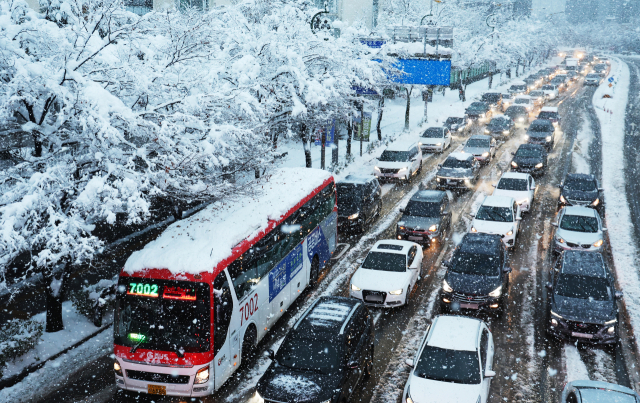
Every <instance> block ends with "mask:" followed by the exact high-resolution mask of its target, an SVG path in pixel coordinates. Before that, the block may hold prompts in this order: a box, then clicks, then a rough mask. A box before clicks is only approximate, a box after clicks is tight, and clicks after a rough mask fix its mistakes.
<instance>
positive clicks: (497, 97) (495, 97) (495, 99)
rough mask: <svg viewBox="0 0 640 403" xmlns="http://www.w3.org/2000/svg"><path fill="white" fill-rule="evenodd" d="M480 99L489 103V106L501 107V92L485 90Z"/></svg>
mask: <svg viewBox="0 0 640 403" xmlns="http://www.w3.org/2000/svg"><path fill="white" fill-rule="evenodd" d="M480 101H482V102H486V103H488V104H489V107H491V108H493V109H498V108H499V107H502V93H500V92H485V93H484V94H482V98H480Z"/></svg>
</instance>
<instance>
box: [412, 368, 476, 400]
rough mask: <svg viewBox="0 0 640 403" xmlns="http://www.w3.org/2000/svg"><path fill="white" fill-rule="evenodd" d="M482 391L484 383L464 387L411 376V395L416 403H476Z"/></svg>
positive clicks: (458, 384)
mask: <svg viewBox="0 0 640 403" xmlns="http://www.w3.org/2000/svg"><path fill="white" fill-rule="evenodd" d="M481 391H482V383H479V384H476V385H464V384H460V383H453V382H441V381H434V380H431V379H424V378H420V377H418V376H415V375H413V374H412V375H411V383H410V385H409V394H410V395H411V398H412V399H413V401H414V402H415V403H475V402H476V401H477V400H478V396H479V395H480V392H481Z"/></svg>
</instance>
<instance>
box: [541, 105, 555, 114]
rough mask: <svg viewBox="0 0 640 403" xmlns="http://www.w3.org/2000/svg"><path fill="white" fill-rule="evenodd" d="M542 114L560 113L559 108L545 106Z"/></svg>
mask: <svg viewBox="0 0 640 403" xmlns="http://www.w3.org/2000/svg"><path fill="white" fill-rule="evenodd" d="M540 112H555V113H558V107H557V106H545V107H543V108H542V109H540Z"/></svg>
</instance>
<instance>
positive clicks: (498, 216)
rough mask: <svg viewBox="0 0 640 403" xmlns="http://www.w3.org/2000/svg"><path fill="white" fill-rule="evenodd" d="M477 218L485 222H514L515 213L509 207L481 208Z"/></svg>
mask: <svg viewBox="0 0 640 403" xmlns="http://www.w3.org/2000/svg"><path fill="white" fill-rule="evenodd" d="M476 218H477V219H478V220H483V221H496V222H512V221H513V213H512V212H511V209H510V208H509V207H495V206H480V208H479V209H478V214H476Z"/></svg>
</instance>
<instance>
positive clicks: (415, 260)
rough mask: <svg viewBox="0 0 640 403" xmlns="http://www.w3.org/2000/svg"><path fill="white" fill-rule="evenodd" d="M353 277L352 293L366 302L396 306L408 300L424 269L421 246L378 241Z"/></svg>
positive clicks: (409, 243) (406, 242) (374, 304)
mask: <svg viewBox="0 0 640 403" xmlns="http://www.w3.org/2000/svg"><path fill="white" fill-rule="evenodd" d="M358 263H360V264H361V265H360V267H359V268H358V270H356V272H355V273H354V275H353V277H352V278H351V287H350V289H351V296H352V297H354V298H358V299H360V300H362V301H363V302H364V303H365V304H368V305H373V306H379V307H387V308H389V307H394V306H400V305H404V304H406V303H407V299H408V297H409V294H410V293H411V290H413V287H414V286H415V284H416V282H417V281H418V280H419V279H420V269H421V268H422V246H420V245H418V244H417V243H414V242H409V241H396V240H385V241H378V242H376V244H375V245H374V246H373V248H371V250H370V251H369V253H368V254H367V257H366V259H364V261H361V260H359V261H358Z"/></svg>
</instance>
